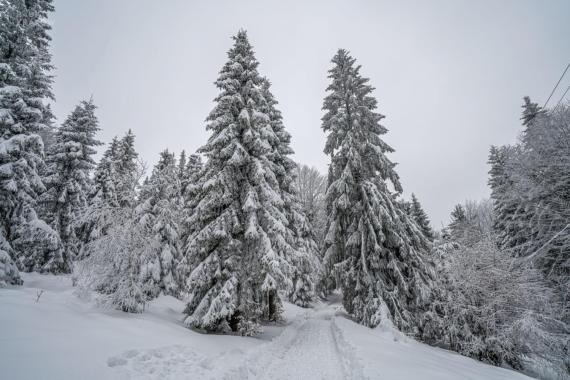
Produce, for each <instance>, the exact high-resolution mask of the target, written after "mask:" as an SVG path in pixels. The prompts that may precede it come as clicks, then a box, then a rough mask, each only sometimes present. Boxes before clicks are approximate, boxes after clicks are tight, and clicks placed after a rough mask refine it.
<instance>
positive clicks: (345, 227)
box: [323, 50, 436, 336]
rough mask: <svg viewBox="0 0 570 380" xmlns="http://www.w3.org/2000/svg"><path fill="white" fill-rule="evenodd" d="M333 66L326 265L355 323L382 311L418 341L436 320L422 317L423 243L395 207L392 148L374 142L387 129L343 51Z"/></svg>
mask: <svg viewBox="0 0 570 380" xmlns="http://www.w3.org/2000/svg"><path fill="white" fill-rule="evenodd" d="M332 62H333V64H334V66H333V68H332V69H331V70H330V71H329V78H330V79H331V84H330V85H329V87H328V89H327V90H328V92H329V94H328V96H327V97H326V98H325V100H324V105H323V109H324V110H325V112H326V113H325V115H324V116H323V129H324V131H325V132H326V133H327V141H326V146H325V153H326V154H327V155H329V156H330V157H331V164H330V170H329V181H328V182H329V184H328V188H327V193H326V201H327V212H328V213H329V219H328V229H327V234H326V240H325V248H326V253H325V265H326V267H327V269H328V271H330V272H332V274H333V275H334V276H335V277H336V280H337V284H338V285H339V286H340V288H341V289H342V292H343V304H344V307H345V309H346V310H347V311H348V312H349V313H350V314H352V315H353V316H354V317H355V319H356V320H357V321H358V322H360V323H362V324H364V325H366V326H376V325H378V324H379V323H381V322H382V320H381V319H382V310H385V309H387V310H388V313H387V314H388V316H389V318H390V319H391V320H392V321H393V322H394V324H395V325H396V327H398V328H399V329H401V330H404V331H407V332H411V333H416V334H418V335H420V336H422V335H423V334H424V333H425V332H426V331H428V330H430V329H432V327H430V326H426V325H424V323H423V321H429V320H436V318H435V317H433V318H424V317H425V315H426V314H430V313H431V310H430V304H431V301H432V298H433V295H432V289H431V288H432V282H433V278H434V274H435V273H434V265H433V263H432V262H431V261H430V260H429V259H428V258H427V257H426V256H425V255H424V253H425V252H426V248H427V241H426V239H425V238H424V236H423V234H422V233H421V232H420V231H419V229H418V227H417V225H416V223H415V222H413V221H412V220H411V219H410V217H409V216H408V215H407V214H406V212H405V211H404V210H403V209H402V208H401V206H400V205H399V204H398V203H397V202H396V200H395V195H396V194H398V193H400V192H401V190H402V189H401V186H400V181H399V179H398V175H397V174H396V172H395V171H394V166H395V165H394V164H393V163H392V162H391V161H390V160H389V159H388V158H387V157H386V153H390V152H392V151H393V149H392V148H391V147H389V146H388V145H387V144H386V143H385V142H384V141H383V140H382V139H381V138H380V136H381V135H383V134H384V133H386V128H384V127H383V126H382V125H380V120H381V119H382V118H383V117H384V116H382V115H381V114H379V113H377V112H376V111H375V110H376V108H377V101H376V99H375V98H374V97H372V95H371V92H372V91H373V88H372V87H371V86H370V85H369V84H368V79H365V78H363V77H362V76H361V75H360V66H357V65H355V59H354V58H352V57H351V56H350V55H349V54H348V52H347V51H345V50H339V51H338V53H337V54H336V55H335V57H334V58H333V60H332ZM389 184H390V185H389ZM389 186H393V188H394V189H395V191H396V193H393V192H392V191H391V190H390V187H389Z"/></svg>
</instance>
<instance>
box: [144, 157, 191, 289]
mask: <svg viewBox="0 0 570 380" xmlns="http://www.w3.org/2000/svg"><path fill="white" fill-rule="evenodd" d="M180 206H181V198H180V179H179V172H178V168H177V167H176V160H175V159H174V154H172V153H170V152H168V150H165V151H163V152H161V153H160V159H159V161H158V163H157V164H156V166H155V167H154V169H153V171H152V174H151V176H150V178H149V179H148V181H147V182H146V183H145V184H144V185H143V187H142V189H141V196H140V204H139V205H138V206H137V209H136V212H137V214H138V218H139V223H140V224H141V225H142V227H143V229H144V230H146V231H148V233H149V235H150V236H151V237H152V239H153V240H154V243H153V244H152V246H153V247H155V248H156V251H155V252H154V255H151V256H150V257H149V259H150V260H149V261H147V262H145V263H143V266H144V267H143V269H142V273H141V275H142V277H143V279H142V281H143V282H148V285H147V286H146V287H147V288H148V289H149V291H150V294H149V297H152V298H154V297H156V296H158V295H159V294H160V293H164V294H168V295H172V296H179V294H180V289H181V286H180V285H181V284H180V282H181V279H180V278H179V274H178V269H177V266H178V264H179V263H180V260H181V253H180V247H179V232H178V229H179V224H180V208H181V207H180Z"/></svg>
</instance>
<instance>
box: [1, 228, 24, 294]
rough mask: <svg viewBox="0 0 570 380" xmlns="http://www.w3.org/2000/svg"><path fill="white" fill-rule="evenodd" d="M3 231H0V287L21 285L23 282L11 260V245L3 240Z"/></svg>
mask: <svg viewBox="0 0 570 380" xmlns="http://www.w3.org/2000/svg"><path fill="white" fill-rule="evenodd" d="M4 235H5V234H3V233H0V288H3V287H5V286H7V285H22V284H23V283H24V282H23V281H22V278H21V277H20V272H19V271H18V267H17V266H16V264H15V263H14V261H13V260H12V255H11V254H10V252H11V251H12V247H11V246H10V244H8V242H7V241H6V240H5V238H4Z"/></svg>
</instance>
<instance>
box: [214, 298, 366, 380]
mask: <svg viewBox="0 0 570 380" xmlns="http://www.w3.org/2000/svg"><path fill="white" fill-rule="evenodd" d="M334 315H335V309H334V308H333V307H332V306H331V305H326V306H324V307H320V308H317V309H316V310H314V311H309V312H307V313H305V314H304V315H303V316H300V317H298V318H297V319H296V320H295V321H293V322H292V323H291V324H290V325H289V326H288V327H287V328H286V329H285V330H284V331H283V332H282V333H281V335H279V336H278V337H277V338H275V339H273V340H272V341H271V342H270V343H267V344H265V345H263V346H261V347H259V348H258V349H256V350H253V352H250V353H249V354H248V357H247V359H246V360H245V361H244V362H243V363H242V364H241V365H239V366H238V367H237V368H233V369H231V370H229V371H228V372H227V373H226V375H225V379H228V380H237V379H244V378H246V379H256V380H261V379H272V380H273V379H274V380H281V379H315V380H320V379H327V380H343V379H363V378H364V376H363V375H362V370H361V367H360V365H359V364H358V361H357V360H356V359H355V357H354V355H353V349H352V348H350V346H349V344H348V343H347V341H346V340H345V339H344V337H343V335H342V332H341V330H340V329H339V328H338V327H337V326H336V323H335V318H334Z"/></svg>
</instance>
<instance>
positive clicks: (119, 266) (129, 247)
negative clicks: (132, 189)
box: [74, 208, 160, 313]
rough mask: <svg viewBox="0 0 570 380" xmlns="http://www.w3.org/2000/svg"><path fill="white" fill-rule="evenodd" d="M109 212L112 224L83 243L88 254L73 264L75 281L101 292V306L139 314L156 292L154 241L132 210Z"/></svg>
mask: <svg viewBox="0 0 570 380" xmlns="http://www.w3.org/2000/svg"><path fill="white" fill-rule="evenodd" d="M108 212H110V213H111V214H112V219H113V224H112V225H111V226H110V227H109V229H108V230H107V231H106V234H105V235H103V236H101V237H99V238H97V239H95V240H93V241H92V242H90V243H89V244H87V245H86V247H85V248H86V250H87V251H88V252H89V254H88V255H86V256H87V257H86V258H85V259H84V260H82V261H80V262H78V263H77V264H76V270H75V273H74V277H75V278H76V284H77V286H78V287H79V288H80V289H87V290H92V291H96V292H98V293H100V296H99V297H98V300H99V301H100V302H101V303H102V304H103V305H104V306H108V307H113V308H116V309H119V310H122V311H126V312H131V313H139V312H142V311H144V308H145V305H146V303H147V302H148V301H149V300H150V299H152V298H153V297H154V296H155V295H156V292H157V283H158V282H159V280H160V265H159V262H158V260H156V259H157V258H156V255H155V252H156V249H157V246H156V242H155V240H154V239H153V238H152V236H150V235H148V233H147V230H146V229H145V228H141V225H140V224H139V223H138V220H137V218H136V215H135V213H134V211H133V210H131V209H128V208H116V209H114V210H112V211H111V210H109V211H108Z"/></svg>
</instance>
